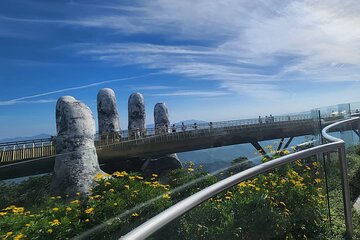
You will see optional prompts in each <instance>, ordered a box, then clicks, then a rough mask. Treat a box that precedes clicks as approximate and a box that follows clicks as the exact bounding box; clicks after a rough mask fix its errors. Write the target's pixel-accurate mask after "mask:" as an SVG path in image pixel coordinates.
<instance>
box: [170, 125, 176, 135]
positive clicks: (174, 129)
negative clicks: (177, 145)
mask: <svg viewBox="0 0 360 240" xmlns="http://www.w3.org/2000/svg"><path fill="white" fill-rule="evenodd" d="M171 132H173V133H174V132H176V126H175V124H173V125H172V127H171Z"/></svg>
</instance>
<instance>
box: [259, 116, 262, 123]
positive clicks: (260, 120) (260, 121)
mask: <svg viewBox="0 0 360 240" xmlns="http://www.w3.org/2000/svg"><path fill="white" fill-rule="evenodd" d="M259 123H260V124H262V119H261V116H259Z"/></svg>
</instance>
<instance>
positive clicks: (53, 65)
mask: <svg viewBox="0 0 360 240" xmlns="http://www.w3.org/2000/svg"><path fill="white" fill-rule="evenodd" d="M359 12H360V2H359V1H357V0H354V1H350V0H349V1H346V2H344V1H340V0H328V1H307V0H304V1H282V0H274V1H243V0H222V1H215V0H214V1H211V0H198V1H191V0H182V1H176V0H153V1H145V0H143V1H130V0H129V1H124V0H121V1H120V0H119V1H114V0H110V1H80V0H76V1H75V0H73V1H46V0H2V1H0V112H1V114H0V138H4V137H14V136H29V135H35V134H38V133H50V134H52V133H54V132H55V119H54V115H55V113H54V109H55V103H56V100H57V99H58V98H59V97H60V96H63V95H72V96H74V97H75V98H77V99H79V100H81V101H83V102H85V103H86V104H87V105H88V106H90V108H91V109H92V110H93V112H94V116H95V118H96V117H97V116H96V94H97V92H98V90H99V89H100V88H102V87H110V88H113V89H114V91H115V92H116V94H117V98H118V107H119V111H120V118H121V127H122V128H123V129H126V128H127V98H128V96H129V95H130V94H131V93H132V92H141V93H143V94H144V97H145V103H146V110H147V116H148V117H147V122H148V123H152V121H153V107H154V105H155V103H157V102H165V103H166V104H167V106H168V108H169V112H170V117H171V120H172V121H173V122H177V121H181V120H184V119H200V120H208V121H219V120H230V119H240V118H247V117H256V116H258V115H260V114H261V115H268V114H270V113H272V114H281V113H286V112H297V111H305V110H309V109H311V108H314V107H319V106H326V105H332V104H336V103H342V102H354V101H360V97H359V92H360V83H359V79H360V78H359V75H360V71H359V70H360V67H359V66H360V65H359V63H360V28H359V26H360V16H359V14H358V13H359Z"/></svg>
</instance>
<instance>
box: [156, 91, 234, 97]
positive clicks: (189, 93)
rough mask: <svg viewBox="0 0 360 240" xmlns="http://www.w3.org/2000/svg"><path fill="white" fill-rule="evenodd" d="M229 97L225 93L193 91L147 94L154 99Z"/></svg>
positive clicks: (227, 93)
mask: <svg viewBox="0 0 360 240" xmlns="http://www.w3.org/2000/svg"><path fill="white" fill-rule="evenodd" d="M225 95H229V92H226V91H195V90H181V91H174V92H168V93H156V94H149V96H156V97H174V96H192V97H219V96H225Z"/></svg>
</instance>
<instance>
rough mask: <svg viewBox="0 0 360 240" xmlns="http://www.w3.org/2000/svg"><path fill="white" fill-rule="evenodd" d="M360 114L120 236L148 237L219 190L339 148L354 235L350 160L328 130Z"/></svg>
mask: <svg viewBox="0 0 360 240" xmlns="http://www.w3.org/2000/svg"><path fill="white" fill-rule="evenodd" d="M359 121H360V118H359V117H356V118H352V119H348V120H344V121H341V122H337V123H334V124H331V125H329V126H327V127H325V128H324V129H323V131H322V134H323V137H324V138H325V139H326V140H328V141H329V142H330V143H326V144H323V145H320V146H316V147H313V148H309V149H306V150H303V151H299V152H295V153H292V154H289V155H286V156H283V157H280V158H278V159H275V160H272V161H269V162H266V163H263V164H260V165H258V166H255V167H252V168H250V169H247V170H245V171H242V172H240V173H238V174H236V175H233V176H231V177H228V178H226V179H224V180H222V181H219V182H217V183H215V184H213V185H211V186H209V187H207V188H205V189H204V190H201V191H199V192H197V193H195V194H193V195H192V196H190V197H188V198H186V199H184V200H182V201H180V202H178V203H177V204H175V205H173V206H171V207H170V208H168V209H167V210H165V211H163V212H161V213H160V214H158V215H156V216H155V217H153V218H151V219H150V220H148V221H147V222H145V223H143V224H141V225H140V226H138V227H137V228H135V229H134V230H132V231H131V232H129V233H128V234H126V235H125V236H123V237H122V238H121V239H126V240H134V239H145V238H147V237H149V236H151V235H152V234H153V233H155V232H156V231H158V230H159V229H161V228H162V227H164V226H166V225H167V224H168V223H170V222H171V221H172V220H175V219H176V218H178V217H180V216H182V215H183V214H185V213H187V212H188V211H190V210H191V209H193V208H194V207H196V206H198V205H200V204H201V203H203V202H205V201H206V200H208V199H209V198H211V197H214V196H215V195H216V194H218V193H220V192H223V191H225V190H227V189H229V188H230V187H233V186H235V185H236V184H238V183H240V182H242V181H245V180H247V179H249V178H252V177H254V176H256V175H259V174H262V173H266V172H268V171H270V170H273V169H275V168H278V167H280V166H283V165H285V164H287V163H291V162H294V161H296V160H298V159H301V158H307V157H310V156H314V155H318V154H323V153H328V152H333V151H338V153H339V160H340V173H341V185H342V193H343V204H344V216H345V225H346V234H347V236H348V237H350V238H351V237H352V235H353V226H352V216H351V204H350V190H349V183H348V177H347V162H346V157H345V142H344V141H343V140H341V139H338V138H335V137H332V136H330V135H328V133H327V132H328V131H329V130H330V129H331V128H333V127H336V126H339V125H342V124H347V123H353V122H359Z"/></svg>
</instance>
